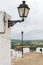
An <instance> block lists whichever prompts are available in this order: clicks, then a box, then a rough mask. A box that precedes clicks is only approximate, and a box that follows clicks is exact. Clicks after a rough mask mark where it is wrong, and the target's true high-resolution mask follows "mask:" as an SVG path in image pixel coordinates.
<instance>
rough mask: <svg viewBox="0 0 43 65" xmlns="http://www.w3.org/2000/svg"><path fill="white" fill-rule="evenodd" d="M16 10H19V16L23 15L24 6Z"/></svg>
mask: <svg viewBox="0 0 43 65" xmlns="http://www.w3.org/2000/svg"><path fill="white" fill-rule="evenodd" d="M18 11H19V15H20V17H23V16H24V8H19V9H18Z"/></svg>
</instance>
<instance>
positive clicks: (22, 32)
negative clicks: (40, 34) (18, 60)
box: [21, 31, 23, 58]
mask: <svg viewBox="0 0 43 65" xmlns="http://www.w3.org/2000/svg"><path fill="white" fill-rule="evenodd" d="M21 34H22V58H23V31H22V32H21Z"/></svg>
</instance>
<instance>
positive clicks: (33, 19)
mask: <svg viewBox="0 0 43 65" xmlns="http://www.w3.org/2000/svg"><path fill="white" fill-rule="evenodd" d="M22 1H23V0H0V10H3V11H5V12H7V13H8V14H10V15H11V17H12V19H15V20H16V19H20V17H19V14H18V10H17V7H18V6H19V4H21V3H22ZM25 1H26V4H28V6H29V7H30V12H29V15H28V17H27V18H26V19H25V21H24V22H23V23H17V24H16V25H14V26H13V27H12V28H11V38H13V39H21V31H22V30H23V32H24V40H33V39H34V40H35V39H43V0H25Z"/></svg>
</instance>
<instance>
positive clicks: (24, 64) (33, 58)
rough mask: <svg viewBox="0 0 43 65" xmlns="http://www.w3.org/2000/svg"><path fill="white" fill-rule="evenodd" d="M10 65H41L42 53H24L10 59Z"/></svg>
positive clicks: (42, 62) (42, 63)
mask: <svg viewBox="0 0 43 65" xmlns="http://www.w3.org/2000/svg"><path fill="white" fill-rule="evenodd" d="M11 65H43V54H39V53H35V52H30V53H26V54H24V56H23V58H18V59H16V60H12V61H11Z"/></svg>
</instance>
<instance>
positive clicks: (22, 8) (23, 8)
mask: <svg viewBox="0 0 43 65" xmlns="http://www.w3.org/2000/svg"><path fill="white" fill-rule="evenodd" d="M17 8H18V13H19V16H20V17H21V18H22V20H8V27H12V26H13V25H15V24H16V23H17V22H23V21H24V18H26V17H27V16H28V13H29V10H30V8H29V7H28V5H27V4H25V1H23V3H22V4H20V5H19V7H17Z"/></svg>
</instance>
